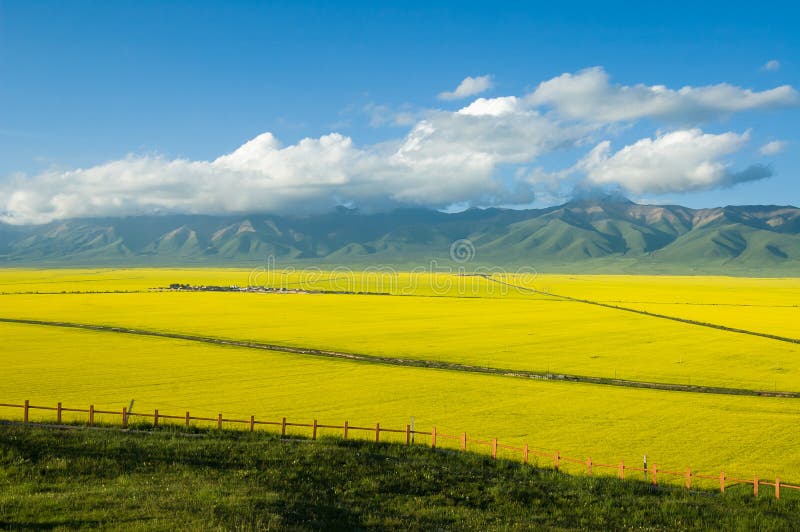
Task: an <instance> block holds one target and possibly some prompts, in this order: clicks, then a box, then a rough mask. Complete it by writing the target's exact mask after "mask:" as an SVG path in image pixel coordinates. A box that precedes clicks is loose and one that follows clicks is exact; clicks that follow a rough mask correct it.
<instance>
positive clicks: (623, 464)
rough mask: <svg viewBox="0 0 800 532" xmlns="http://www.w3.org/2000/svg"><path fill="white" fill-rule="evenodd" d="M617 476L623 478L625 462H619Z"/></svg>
mask: <svg viewBox="0 0 800 532" xmlns="http://www.w3.org/2000/svg"><path fill="white" fill-rule="evenodd" d="M619 478H620V479H621V480H624V479H625V462H620V463H619Z"/></svg>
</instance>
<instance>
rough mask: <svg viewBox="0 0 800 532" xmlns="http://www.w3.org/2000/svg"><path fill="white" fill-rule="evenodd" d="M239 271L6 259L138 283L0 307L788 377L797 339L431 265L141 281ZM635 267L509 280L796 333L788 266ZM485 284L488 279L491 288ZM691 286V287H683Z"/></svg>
mask: <svg viewBox="0 0 800 532" xmlns="http://www.w3.org/2000/svg"><path fill="white" fill-rule="evenodd" d="M14 275H17V276H23V275H28V276H29V277H28V279H30V280H26V281H24V283H29V284H24V283H23V282H21V283H20V284H19V285H14V284H12V281H13V279H14ZM35 275H38V276H39V277H38V278H35V277H34V276H35ZM47 275H49V276H50V277H49V278H48V277H47ZM325 275H326V272H318V273H317V274H315V276H307V277H305V280H303V279H304V278H302V277H301V274H299V273H297V272H295V273H290V274H289V275H288V277H290V278H291V279H292V281H290V282H286V283H285V284H286V285H292V283H301V282H302V283H306V282H317V283H319V282H322V281H320V279H325V278H326V277H325ZM404 275H408V274H404ZM81 276H83V277H84V280H83V281H81ZM204 276H205V277H204ZM248 276H250V272H248V271H244V270H235V271H216V270H210V271H208V272H205V271H204V270H188V271H184V270H119V271H100V272H88V271H87V272H74V271H66V272H61V271H55V272H53V271H50V272H49V274H48V273H47V272H16V273H14V272H11V273H8V272H6V273H5V278H4V279H3V282H4V283H5V284H4V285H3V286H6V287H9V286H12V287H19V286H26V287H28V288H41V287H45V286H50V287H51V288H53V289H55V290H50V291H51V292H52V291H58V289H59V288H64V287H68V289H69V290H68V291H69V292H75V291H80V290H81V289H87V290H116V289H120V290H127V289H130V290H141V291H140V292H135V293H79V294H76V293H66V294H61V293H56V294H52V293H50V294H48V293H39V294H25V293H17V294H6V295H3V296H0V317H7V318H8V317H13V318H26V319H42V320H56V321H74V322H80V323H90V324H105V325H113V326H123V327H137V328H144V329H153V330H159V331H167V332H183V333H190V334H199V335H205V336H213V337H218V338H226V339H239V340H242V339H244V340H254V341H260V342H265V343H272V344H279V345H287V346H298V347H310V348H317V349H330V350H340V351H346V352H354V353H362V354H367V355H380V356H391V357H402V358H413V359H430V360H439V361H446V362H454V363H462V364H469V365H475V366H488V367H492V368H504V369H521V370H532V371H543V372H551V373H566V374H575V375H589V376H599V377H609V378H614V377H616V378H621V379H629V380H642V381H654V382H665V383H677V384H692V385H705V386H723V387H736V388H746V389H754V390H771V391H774V390H783V391H800V344H792V343H787V342H779V341H775V340H771V339H766V338H761V337H755V336H748V335H742V334H736V333H731V332H726V331H720V330H714V329H708V328H703V327H698V326H694V325H688V324H684V323H678V322H674V321H669V320H663V319H657V318H653V317H650V316H643V315H637V314H633V313H629V312H622V311H619V310H614V309H608V308H602V307H597V306H592V305H587V304H583V303H578V302H571V301H564V300H560V299H557V298H552V297H543V296H539V295H536V294H531V293H526V292H521V291H518V290H514V289H509V291H508V292H505V293H500V292H498V291H497V290H498V288H501V287H500V285H497V284H496V283H490V282H489V281H486V280H485V279H477V280H475V279H472V280H470V282H474V283H475V285H474V286H480V284H479V283H482V284H483V286H484V290H485V291H486V292H487V295H486V297H478V296H474V295H472V294H471V290H470V295H463V296H459V294H462V292H461V291H460V289H459V287H458V286H457V283H459V282H461V281H462V279H459V278H457V277H454V276H442V278H437V279H433V280H432V278H431V276H429V275H428V276H418V277H419V282H418V286H419V288H418V292H417V293H418V294H419V295H411V296H408V297H389V296H374V295H373V296H367V295H336V294H246V293H208V292H203V293H190V292H148V291H147V287H158V286H166V285H168V284H170V283H172V282H185V283H189V284H202V283H208V284H239V285H246V283H247V278H248ZM646 279H650V280H651V281H652V287H653V288H652V290H651V292H648V289H647V287H648V286H649V285H648V284H647V283H646V282H645V280H644V279H642V278H638V277H630V276H627V277H624V278H617V277H614V276H604V277H589V278H588V280H586V279H584V278H583V277H575V276H545V277H539V278H538V279H534V280H532V281H531V280H527V281H525V280H520V281H517V280H514V282H523V281H525V282H529V283H532V285H541V286H542V289H547V290H552V291H553V292H556V291H557V292H558V293H564V294H566V295H570V296H572V297H587V298H588V297H590V298H592V299H595V300H598V301H604V302H620V301H621V302H620V303H619V304H623V305H625V306H628V307H631V308H643V309H644V310H650V311H652V312H662V313H668V314H670V315H676V316H681V317H687V318H690V319H702V321H712V322H715V323H717V322H718V323H721V324H725V325H727V324H728V323H726V322H725V319H724V318H726V317H727V316H728V314H726V312H730V313H733V317H731V323H730V324H731V325H732V326H741V327H743V328H745V327H746V328H748V329H752V330H756V331H762V330H763V331H766V332H772V333H784V334H787V335H792V336H798V334H796V331H795V330H793V329H792V327H791V323H790V322H791V321H792V320H793V318H794V315H793V314H792V312H795V313H796V312H797V309H795V308H787V307H770V306H764V305H768V304H769V303H770V302H774V303H775V304H776V305H786V304H788V303H787V302H789V301H792V297H793V295H795V294H796V293H797V286H798V282H797V281H796V280H780V281H774V280H769V279H767V280H753V279H735V278H708V279H706V278H688V279H685V278H675V277H672V278H654V277H648V278H646ZM45 280H46V282H45ZM59 280H61V281H62V282H60V283H59ZM309 280H310V281H309ZM407 280H408V278H406V280H405V281H403V280H402V279H401V280H400V281H398V282H406V281H407ZM626 280H627V281H629V282H630V283H631V286H630V288H629V291H628V292H624V290H623V288H624V283H625V281H626ZM704 282H705V284H703V283H704ZM47 283H49V284H47ZM604 283H608V284H609V286H610V288H609V289H608V290H607V291H604V290H606V289H605V288H604V286H605V284H604ZM740 285H741V288H738V287H739V286H740ZM576 286H579V287H581V288H580V289H578V288H576ZM670 286H672V289H671V290H670V289H669V288H670ZM708 286H711V287H712V288H713V287H716V290H714V289H711V288H708ZM489 287H491V289H490V288H489ZM439 288H441V289H442V293H443V294H445V295H446V294H450V296H451V297H430V296H431V295H433V294H434V293H438V292H437V291H436V290H438V289H439ZM462 288H463V287H462ZM492 290H494V292H493V293H490V292H491V291H492ZM737 290H738V292H737ZM26 291H32V290H26ZM695 293H696V294H697V296H693V294H695ZM612 294H617V295H616V296H613V297H616V298H617V299H613V297H612ZM787 294H788V295H787ZM623 295H624V298H623V299H620V298H621V297H623ZM693 297H699V298H701V300H697V299H692V298H693ZM664 301H672V302H673V303H674V302H676V301H682V302H687V301H688V302H696V303H701V302H702V301H709V302H718V303H726V302H730V301H756V302H757V303H758V306H748V307H736V308H734V309H733V310H731V308H732V307H727V306H725V307H712V306H708V305H686V304H682V305H678V304H670V303H664ZM753 305H755V304H753ZM720 308H722V309H723V310H720ZM737 312H738V313H739V314H736V313H737ZM776 315H777V316H776ZM778 317H780V319H777V318H778ZM733 318H741V319H742V320H744V322H743V323H739V321H736V320H734V319H733ZM798 323H800V321H799V322H798Z"/></svg>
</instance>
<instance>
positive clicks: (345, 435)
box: [344, 421, 347, 440]
mask: <svg viewBox="0 0 800 532" xmlns="http://www.w3.org/2000/svg"><path fill="white" fill-rule="evenodd" d="M344 439H345V440H346V439H347V421H345V422H344Z"/></svg>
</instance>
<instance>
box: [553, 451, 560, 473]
mask: <svg viewBox="0 0 800 532" xmlns="http://www.w3.org/2000/svg"><path fill="white" fill-rule="evenodd" d="M560 459H561V455H560V454H558V451H556V454H555V455H554V456H553V468H554V469H555V470H556V471H558V463H559V462H560V461H561V460H560Z"/></svg>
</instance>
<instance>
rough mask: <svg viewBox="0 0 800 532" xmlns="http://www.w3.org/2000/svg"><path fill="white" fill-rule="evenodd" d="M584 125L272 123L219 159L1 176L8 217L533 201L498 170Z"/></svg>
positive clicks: (502, 119) (525, 116)
mask: <svg viewBox="0 0 800 532" xmlns="http://www.w3.org/2000/svg"><path fill="white" fill-rule="evenodd" d="M586 132H587V129H586V128H585V127H581V126H576V125H562V124H560V123H558V122H556V121H553V120H551V119H549V118H546V117H542V116H539V115H538V114H536V113H533V112H524V113H516V114H508V115H504V116H492V115H478V116H475V115H470V114H460V113H448V112H433V113H430V114H429V116H428V117H427V118H426V119H425V120H421V121H419V122H418V123H417V124H416V125H415V126H414V127H413V128H412V129H411V130H410V131H409V133H408V134H407V135H406V136H405V137H404V138H402V139H399V140H397V141H393V142H387V143H381V144H377V145H369V146H365V147H358V146H356V145H355V144H354V142H353V140H352V139H351V138H349V137H346V136H343V135H340V134H337V133H333V134H330V135H324V136H322V137H319V138H306V139H303V140H301V141H299V142H297V143H296V144H292V145H288V146H283V145H282V144H281V143H280V142H279V141H278V140H277V139H276V138H275V137H274V136H273V135H272V134H270V133H264V134H262V135H259V136H258V137H256V138H254V139H252V140H250V141H248V142H246V143H245V144H243V145H242V146H241V147H239V148H238V149H237V150H235V151H233V152H232V153H229V154H225V155H222V156H220V157H218V158H217V159H214V160H211V161H190V160H185V159H176V160H168V159H164V158H162V157H151V156H141V157H140V156H133V155H131V156H129V157H126V158H125V159H121V160H118V161H111V162H108V163H105V164H101V165H98V166H94V167H91V168H85V169H77V170H70V171H67V172H60V171H50V172H45V173H42V174H39V175H37V176H32V177H17V178H15V179H13V180H12V181H11V182H9V183H7V184H6V186H4V187H0V220H2V221H5V222H8V223H43V222H48V221H50V220H53V219H61V218H74V217H83V216H105V215H133V214H147V213H160V212H181V213H210V214H217V213H231V212H274V213H295V214H296V213H311V212H324V211H328V210H330V209H332V208H333V207H335V206H336V205H341V204H355V205H358V206H359V207H361V208H365V209H381V208H389V207H392V206H397V205H409V204H410V205H421V206H429V207H445V206H447V205H449V204H452V203H457V202H463V203H466V204H472V205H474V204H482V203H497V202H507V201H518V200H520V199H522V200H525V201H530V200H532V199H533V196H532V193H533V192H532V191H531V190H522V189H520V188H519V187H518V186H517V185H516V184H514V183H510V184H509V183H507V182H505V181H503V180H502V179H499V178H498V176H497V175H496V174H497V169H498V168H499V167H500V166H502V165H506V164H518V163H523V162H526V161H530V160H532V159H535V158H536V157H538V156H539V155H540V154H542V153H546V152H550V151H553V150H555V149H558V148H560V147H567V146H573V145H576V144H577V143H579V142H581V139H583V138H584V136H585V135H586ZM526 194H528V195H527V196H526Z"/></svg>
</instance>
